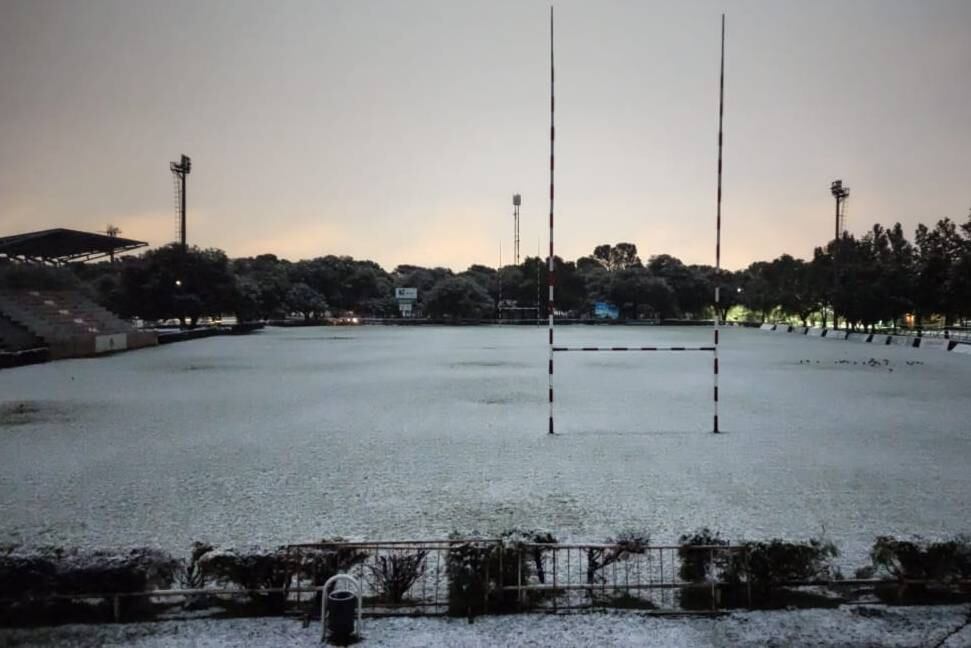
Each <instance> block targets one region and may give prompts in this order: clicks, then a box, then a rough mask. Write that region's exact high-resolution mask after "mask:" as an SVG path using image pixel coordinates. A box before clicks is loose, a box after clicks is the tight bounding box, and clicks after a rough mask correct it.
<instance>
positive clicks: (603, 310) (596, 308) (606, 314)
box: [593, 302, 620, 320]
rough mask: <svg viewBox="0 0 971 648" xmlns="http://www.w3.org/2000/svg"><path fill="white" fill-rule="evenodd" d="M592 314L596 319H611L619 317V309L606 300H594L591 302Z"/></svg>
mask: <svg viewBox="0 0 971 648" xmlns="http://www.w3.org/2000/svg"><path fill="white" fill-rule="evenodd" d="M593 316H594V317H596V318H597V319H612V320H615V319H617V318H618V317H620V310H618V308H617V307H616V306H614V305H613V304H610V303H607V302H595V303H594V304H593Z"/></svg>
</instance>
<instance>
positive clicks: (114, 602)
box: [111, 594, 121, 623]
mask: <svg viewBox="0 0 971 648" xmlns="http://www.w3.org/2000/svg"><path fill="white" fill-rule="evenodd" d="M111 612H112V614H113V616H114V618H115V623H121V599H120V598H119V597H118V595H117V594H116V595H115V596H112V597H111Z"/></svg>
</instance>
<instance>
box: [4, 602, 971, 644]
mask: <svg viewBox="0 0 971 648" xmlns="http://www.w3.org/2000/svg"><path fill="white" fill-rule="evenodd" d="M968 621H969V617H968V608H967V606H960V607H932V608H922V607H910V608H894V609H886V608H880V607H844V608H840V609H836V610H800V611H792V612H745V613H736V614H732V615H730V616H726V617H721V618H699V617H688V618H661V617H650V616H642V615H638V614H636V613H630V612H626V613H615V614H599V613H591V614H578V615H572V616H540V615H518V616H500V617H487V618H481V619H478V620H476V622H475V624H473V625H468V624H467V623H466V622H465V621H464V620H461V619H435V618H426V619H400V618H399V619H375V620H365V622H364V628H363V633H362V634H363V635H364V641H362V642H361V643H359V644H356V645H357V646H361V647H362V648H367V647H369V646H373V647H375V648H377V647H379V646H380V647H387V648H433V647H436V646H447V647H449V648H487V647H489V648H491V647H498V646H531V647H533V648H547V647H548V648H570V647H573V646H603V647H605V648H607V647H618V648H619V647H630V648H635V647H636V648H652V647H656V648H725V647H726V646H732V647H733V648H756V647H759V648H765V647H770V648H771V647H778V648H782V647H797V646H798V647H802V646H813V647H814V648H866V647H877V646H879V647H898V648H928V647H931V646H934V647H937V648H967V647H968V646H971V626H969V625H967V624H968ZM4 642H6V643H4ZM0 645H4V646H10V648H14V647H23V648H27V647H33V646H63V647H64V648H95V647H97V648H116V647H117V648H121V647H124V648H129V647H130V648H162V647H164V648H183V647H184V648H230V647H236V646H239V647H243V646H246V647H254V648H256V647H267V648H269V647H273V648H278V647H280V646H291V647H293V648H299V647H300V646H306V647H307V648H310V647H311V646H315V647H316V646H320V645H321V644H320V630H319V626H311V627H310V628H303V627H301V625H300V623H299V622H297V621H294V620H292V619H279V618H271V619H241V620H232V621H169V622H164V623H156V624H129V625H107V626H64V627H60V628H49V629H41V630H8V631H4V630H0Z"/></svg>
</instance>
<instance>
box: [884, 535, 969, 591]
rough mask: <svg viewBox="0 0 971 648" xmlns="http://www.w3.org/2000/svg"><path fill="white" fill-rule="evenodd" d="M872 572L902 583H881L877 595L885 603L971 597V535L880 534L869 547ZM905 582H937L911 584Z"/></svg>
mask: <svg viewBox="0 0 971 648" xmlns="http://www.w3.org/2000/svg"><path fill="white" fill-rule="evenodd" d="M870 561H871V563H872V566H871V568H870V570H869V571H871V572H872V573H873V574H874V575H875V576H877V577H883V578H893V579H896V580H899V581H900V584H899V585H881V586H879V587H877V590H876V594H877V596H878V597H879V598H880V600H882V601H884V602H886V603H935V602H959V601H963V600H967V599H968V598H969V597H971V587H969V586H968V585H967V584H963V585H962V584H961V583H960V582H959V581H968V580H971V536H964V535H959V536H956V537H954V538H952V539H950V540H942V541H936V542H934V541H928V540H924V539H921V538H913V539H911V540H900V539H897V538H894V537H892V536H880V537H879V538H877V539H876V541H875V542H874V543H873V548H872V549H871V550H870ZM906 581H936V582H935V583H930V584H929V583H908V582H906Z"/></svg>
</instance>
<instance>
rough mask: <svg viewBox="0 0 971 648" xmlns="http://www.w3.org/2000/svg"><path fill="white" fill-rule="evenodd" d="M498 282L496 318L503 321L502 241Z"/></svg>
mask: <svg viewBox="0 0 971 648" xmlns="http://www.w3.org/2000/svg"><path fill="white" fill-rule="evenodd" d="M496 280H497V281H498V282H499V296H498V297H497V298H496V316H497V317H498V319H502V241H499V267H498V268H497V269H496Z"/></svg>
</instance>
